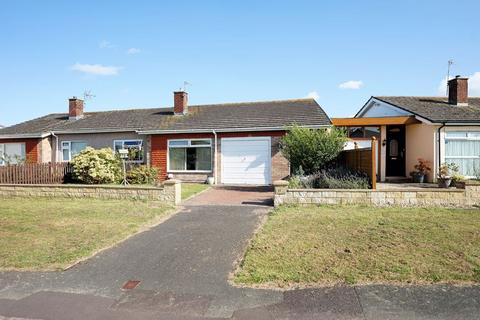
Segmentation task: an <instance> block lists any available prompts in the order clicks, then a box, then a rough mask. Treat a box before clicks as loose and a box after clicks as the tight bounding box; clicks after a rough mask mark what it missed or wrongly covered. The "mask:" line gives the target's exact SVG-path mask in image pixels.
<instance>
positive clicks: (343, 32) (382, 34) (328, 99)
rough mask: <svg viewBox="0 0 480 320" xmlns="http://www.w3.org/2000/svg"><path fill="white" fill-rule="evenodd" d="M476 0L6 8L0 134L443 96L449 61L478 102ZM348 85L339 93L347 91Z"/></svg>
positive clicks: (0, 19)
mask: <svg viewBox="0 0 480 320" xmlns="http://www.w3.org/2000/svg"><path fill="white" fill-rule="evenodd" d="M478 12H480V2H479V1H453V0H452V1H438V0H436V1H395V2H393V1H330V2H327V1H293V0H292V1H248V0H247V1H245V0H244V1H235V2H234V1H188V0H183V1H123V2H121V1H75V2H73V1H33V0H32V1H21V0H18V1H2V7H1V11H0V43H1V44H2V46H1V50H0V124H4V125H11V124H14V123H17V122H20V121H24V120H28V119H31V118H34V117H38V116H41V115H44V114H47V113H53V112H66V110H67V108H68V103H67V99H68V97H70V96H73V95H76V96H82V95H83V92H84V91H85V90H91V92H92V93H93V94H94V95H95V98H93V99H92V100H90V101H88V102H87V105H86V108H87V110H88V111H95V110H109V109H122V108H132V107H158V106H169V105H171V103H172V101H173V95H172V91H173V90H175V89H178V88H179V87H181V86H182V84H183V81H188V82H189V83H191V84H192V85H191V86H189V87H188V91H189V94H190V96H189V98H190V103H191V104H204V103H221V102H235V101H255V100H274V99H287V98H301V97H305V96H307V95H311V96H316V97H318V98H317V101H318V102H319V103H320V104H321V105H322V106H323V108H324V109H325V110H326V111H327V113H328V114H329V115H330V116H334V117H335V116H350V115H352V114H354V113H355V111H356V110H358V108H360V107H361V106H362V105H363V103H364V102H365V101H366V100H367V99H368V98H369V97H370V96H371V95H438V94H439V86H440V84H441V80H442V78H444V77H445V75H446V68H447V61H448V59H454V60H455V64H454V65H453V68H452V74H462V75H466V76H471V77H472V80H471V82H470V87H471V94H472V95H473V94H474V95H480V32H479V26H478ZM342 84H343V85H342Z"/></svg>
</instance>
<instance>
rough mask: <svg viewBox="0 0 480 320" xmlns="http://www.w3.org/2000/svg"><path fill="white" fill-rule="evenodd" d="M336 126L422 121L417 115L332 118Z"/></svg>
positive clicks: (363, 125)
mask: <svg viewBox="0 0 480 320" xmlns="http://www.w3.org/2000/svg"><path fill="white" fill-rule="evenodd" d="M331 120H332V123H333V125H334V126H336V127H366V126H389V125H407V124H414V123H420V121H418V120H417V119H415V116H402V117H379V118H332V119H331Z"/></svg>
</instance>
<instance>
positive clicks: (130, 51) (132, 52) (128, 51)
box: [127, 48, 142, 54]
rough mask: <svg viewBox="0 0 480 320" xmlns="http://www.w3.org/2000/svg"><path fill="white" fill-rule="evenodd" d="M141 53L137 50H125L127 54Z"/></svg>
mask: <svg viewBox="0 0 480 320" xmlns="http://www.w3.org/2000/svg"><path fill="white" fill-rule="evenodd" d="M140 52H142V50H140V49H138V48H130V49H128V50H127V54H137V53H140Z"/></svg>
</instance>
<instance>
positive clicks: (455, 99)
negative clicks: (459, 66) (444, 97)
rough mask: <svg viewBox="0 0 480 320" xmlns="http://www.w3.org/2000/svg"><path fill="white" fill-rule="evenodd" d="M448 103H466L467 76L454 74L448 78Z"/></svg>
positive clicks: (462, 104)
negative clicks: (454, 75)
mask: <svg viewBox="0 0 480 320" xmlns="http://www.w3.org/2000/svg"><path fill="white" fill-rule="evenodd" d="M448 103H449V104H451V105H456V106H467V105H468V78H464V77H460V76H456V77H455V78H453V79H451V80H448Z"/></svg>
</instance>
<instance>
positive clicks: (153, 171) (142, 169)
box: [127, 165, 158, 184]
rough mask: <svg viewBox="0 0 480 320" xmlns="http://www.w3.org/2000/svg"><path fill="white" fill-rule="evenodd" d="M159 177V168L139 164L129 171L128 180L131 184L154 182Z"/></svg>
mask: <svg viewBox="0 0 480 320" xmlns="http://www.w3.org/2000/svg"><path fill="white" fill-rule="evenodd" d="M157 178H158V169H157V168H154V167H149V166H145V165H142V166H137V167H134V168H133V169H131V170H130V171H128V172H127V181H128V182H129V183H131V184H154V183H155V181H156V180H157Z"/></svg>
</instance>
